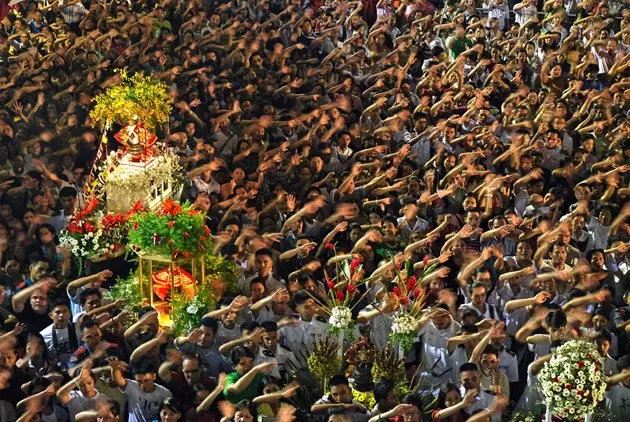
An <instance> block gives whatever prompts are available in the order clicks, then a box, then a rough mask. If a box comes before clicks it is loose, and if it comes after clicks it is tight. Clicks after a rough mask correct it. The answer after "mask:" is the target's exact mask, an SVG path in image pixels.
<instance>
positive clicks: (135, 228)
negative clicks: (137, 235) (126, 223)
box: [133, 221, 140, 230]
mask: <svg viewBox="0 0 630 422" xmlns="http://www.w3.org/2000/svg"><path fill="white" fill-rule="evenodd" d="M139 227H140V225H139V224H138V222H137V221H134V222H133V229H134V230H138V228H139Z"/></svg>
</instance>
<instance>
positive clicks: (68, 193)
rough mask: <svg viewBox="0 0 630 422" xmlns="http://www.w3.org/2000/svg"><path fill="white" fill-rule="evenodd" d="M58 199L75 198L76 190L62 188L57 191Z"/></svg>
mask: <svg viewBox="0 0 630 422" xmlns="http://www.w3.org/2000/svg"><path fill="white" fill-rule="evenodd" d="M59 197H60V198H76V197H77V190H76V189H75V188H73V187H72V186H64V187H63V188H61V190H60V191H59Z"/></svg>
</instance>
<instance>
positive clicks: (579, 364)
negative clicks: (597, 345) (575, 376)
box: [578, 361, 584, 369]
mask: <svg viewBox="0 0 630 422" xmlns="http://www.w3.org/2000/svg"><path fill="white" fill-rule="evenodd" d="M578 368H580V369H581V368H584V362H582V361H580V362H578Z"/></svg>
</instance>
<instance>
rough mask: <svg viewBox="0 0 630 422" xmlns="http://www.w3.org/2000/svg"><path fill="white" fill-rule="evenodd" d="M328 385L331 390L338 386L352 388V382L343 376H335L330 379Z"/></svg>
mask: <svg viewBox="0 0 630 422" xmlns="http://www.w3.org/2000/svg"><path fill="white" fill-rule="evenodd" d="M328 385H329V386H330V387H331V388H332V387H335V386H337V385H347V386H348V387H350V382H349V381H348V378H346V377H345V376H343V375H335V376H333V377H332V378H330V381H328Z"/></svg>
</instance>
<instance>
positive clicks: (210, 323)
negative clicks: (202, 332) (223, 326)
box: [199, 317, 219, 334]
mask: <svg viewBox="0 0 630 422" xmlns="http://www.w3.org/2000/svg"><path fill="white" fill-rule="evenodd" d="M199 325H201V326H203V327H208V328H210V329H211V330H212V333H213V334H216V333H217V330H218V329H219V323H218V322H217V320H216V319H214V318H210V317H204V318H201V321H200V322H199Z"/></svg>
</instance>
